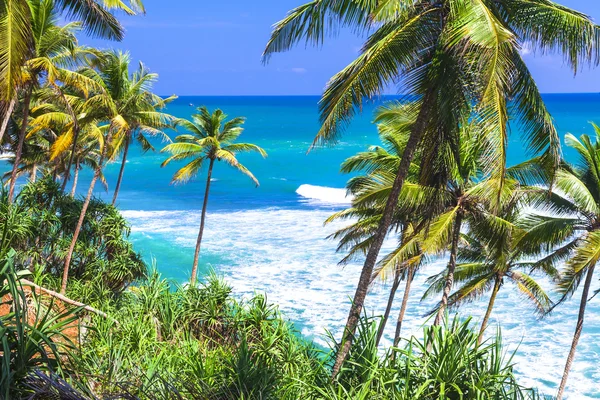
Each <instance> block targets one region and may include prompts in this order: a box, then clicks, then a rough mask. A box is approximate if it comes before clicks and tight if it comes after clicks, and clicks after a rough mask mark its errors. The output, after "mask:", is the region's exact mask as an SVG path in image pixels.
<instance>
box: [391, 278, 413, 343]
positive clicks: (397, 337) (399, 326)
mask: <svg viewBox="0 0 600 400" xmlns="http://www.w3.org/2000/svg"><path fill="white" fill-rule="evenodd" d="M414 276H415V270H414V268H410V269H409V270H408V276H407V277H406V286H405V287H404V296H403V297H402V307H400V313H399V314H398V321H397V322H396V334H395V335H394V347H398V344H399V343H400V331H401V330H402V321H403V320H404V314H405V313H406V307H407V306H408V298H409V297H410V285H411V284H412V280H413V278H414Z"/></svg>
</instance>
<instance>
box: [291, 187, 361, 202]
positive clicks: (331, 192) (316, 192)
mask: <svg viewBox="0 0 600 400" xmlns="http://www.w3.org/2000/svg"><path fill="white" fill-rule="evenodd" d="M296 193H298V194H299V195H300V196H302V197H304V198H306V199H308V200H309V201H311V202H316V203H324V204H350V203H351V202H352V198H351V197H349V196H347V195H346V189H337V188H330V187H325V186H314V185H306V184H305V185H300V187H299V188H298V189H296Z"/></svg>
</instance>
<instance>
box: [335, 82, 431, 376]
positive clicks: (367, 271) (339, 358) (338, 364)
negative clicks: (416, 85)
mask: <svg viewBox="0 0 600 400" xmlns="http://www.w3.org/2000/svg"><path fill="white" fill-rule="evenodd" d="M431 96H432V92H428V93H427V94H426V95H425V98H424V99H423V106H422V107H421V110H420V112H419V116H418V117H417V121H416V123H415V125H414V126H413V129H412V132H411V134H410V137H409V139H408V142H407V143H406V147H405V148H404V152H403V154H402V160H401V161H400V165H399V166H398V172H397V173H396V179H395V180H394V184H393V186H392V190H391V191H390V195H389V197H388V199H387V202H386V204H385V209H384V211H383V215H382V217H381V221H380V222H379V227H378V228H377V233H376V234H375V236H374V237H373V243H372V244H371V247H369V252H368V253H367V257H366V259H365V263H364V265H363V269H362V272H361V274H360V278H359V280H358V285H357V287H356V293H355V294H354V298H353V300H352V305H351V306H350V312H349V313H348V320H347V321H346V326H345V328H344V333H343V336H342V342H341V344H340V347H339V350H338V353H337V355H336V359H335V363H334V365H333V368H332V370H331V378H332V379H335V377H336V376H337V374H338V373H339V372H340V369H341V368H342V364H343V363H344V361H345V360H346V357H348V353H349V352H350V348H351V347H352V342H353V340H354V333H355V332H356V327H357V325H358V321H359V319H360V314H361V313H362V309H363V305H364V303H365V298H366V297H367V292H368V290H369V284H370V282H371V275H372V274H373V268H374V267H375V263H376V262H377V257H378V256H379V250H381V246H383V241H384V239H385V237H386V236H387V233H388V229H389V227H390V225H391V223H392V216H393V214H394V211H395V210H396V206H397V203H398V197H399V196H400V191H401V190H402V186H403V185H404V180H405V179H406V175H407V174H408V168H409V167H410V164H411V162H412V160H413V157H414V155H415V150H416V149H417V146H418V145H419V143H420V142H421V137H422V135H423V131H424V130H425V128H426V126H427V122H428V119H429V118H428V116H429V112H430V106H429V103H430V97H431Z"/></svg>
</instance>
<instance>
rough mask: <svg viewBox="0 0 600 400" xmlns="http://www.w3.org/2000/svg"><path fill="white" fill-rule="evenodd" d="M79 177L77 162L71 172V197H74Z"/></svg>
mask: <svg viewBox="0 0 600 400" xmlns="http://www.w3.org/2000/svg"><path fill="white" fill-rule="evenodd" d="M78 178H79V163H76V164H75V172H73V187H72V188H71V197H75V191H76V190H77V179H78Z"/></svg>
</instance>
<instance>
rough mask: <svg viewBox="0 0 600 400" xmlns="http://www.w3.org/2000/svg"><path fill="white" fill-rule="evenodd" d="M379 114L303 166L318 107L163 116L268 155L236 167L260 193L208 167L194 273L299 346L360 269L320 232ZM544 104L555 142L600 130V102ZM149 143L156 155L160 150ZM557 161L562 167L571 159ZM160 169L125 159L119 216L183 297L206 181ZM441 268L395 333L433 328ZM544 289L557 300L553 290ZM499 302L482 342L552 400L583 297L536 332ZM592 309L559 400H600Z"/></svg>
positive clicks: (380, 292) (337, 324)
mask: <svg viewBox="0 0 600 400" xmlns="http://www.w3.org/2000/svg"><path fill="white" fill-rule="evenodd" d="M386 100H389V98H384V99H382V100H380V101H379V103H377V104H370V105H367V106H366V107H364V109H363V111H362V113H361V114H360V115H358V116H357V117H356V118H354V120H353V122H352V123H351V124H350V125H349V126H348V127H347V129H345V131H344V133H343V135H342V137H341V139H340V141H339V143H337V144H336V145H335V146H331V147H326V148H318V149H315V150H314V151H312V152H310V153H308V154H307V150H308V148H309V146H310V144H311V142H312V140H313V138H314V136H315V133H316V132H317V131H318V128H319V121H318V105H317V103H318V97H181V98H179V99H178V100H176V101H175V102H173V103H171V104H170V105H169V106H168V110H167V111H168V112H169V113H171V114H174V115H176V116H179V117H189V116H190V114H192V113H193V112H194V110H195V107H197V106H200V105H206V106H207V107H209V108H210V109H215V108H221V109H222V110H223V111H224V112H225V113H227V114H228V115H230V116H244V117H246V118H247V122H246V125H245V126H246V130H245V132H244V133H243V134H242V136H241V137H240V141H242V142H250V143H254V144H257V145H259V146H261V147H263V148H264V149H265V150H266V151H267V153H268V158H266V159H262V158H261V157H260V156H258V155H254V154H244V155H240V157H239V159H240V161H241V162H242V163H243V164H244V165H246V166H247V167H248V168H249V169H250V170H251V171H252V172H253V173H254V174H255V176H256V177H257V178H258V179H259V181H260V187H255V186H254V185H253V184H252V182H251V181H250V180H249V179H248V178H247V177H245V176H243V175H242V174H240V173H239V172H237V171H234V170H233V169H232V168H231V167H229V166H228V165H226V164H224V163H217V164H216V165H215V170H214V173H213V182H212V186H211V193H210V199H209V203H208V216H207V225H206V230H205V235H204V240H203V244H202V252H201V258H200V264H201V266H200V269H201V271H200V272H201V273H209V272H210V271H214V272H216V273H217V274H218V275H221V276H223V277H224V278H225V279H226V280H227V281H228V282H229V283H230V284H231V285H232V286H233V288H234V291H235V293H236V294H237V295H238V296H240V297H245V296H251V295H252V294H253V293H266V294H267V296H268V299H269V301H270V302H273V303H276V304H278V305H279V307H280V309H281V311H282V312H283V314H284V315H285V317H286V318H288V319H289V320H291V321H292V322H293V323H294V324H295V326H296V327H297V329H298V330H299V331H300V332H301V334H302V335H304V336H305V337H307V338H310V339H312V340H315V341H316V342H317V343H319V344H325V332H326V330H330V331H331V332H332V333H333V334H334V335H336V337H339V336H340V334H341V331H342V329H343V326H344V322H345V319H346V316H347V312H348V308H349V304H350V297H351V296H352V295H353V294H354V290H355V285H356V283H357V281H358V276H359V273H360V268H361V266H362V264H361V263H354V264H350V265H346V266H345V267H341V266H339V265H338V261H339V260H340V259H341V258H342V257H343V254H340V253H336V242H334V241H332V240H327V239H326V238H327V236H328V235H329V234H331V233H332V232H334V231H335V230H336V229H337V228H340V227H341V226H343V225H344V223H336V224H332V225H331V226H324V225H323V221H324V220H325V219H326V218H327V217H328V216H329V215H331V214H332V213H333V212H334V211H337V210H340V209H342V208H344V207H345V206H346V205H347V201H346V199H345V198H344V191H343V188H344V185H345V183H346V181H347V180H348V178H349V177H348V176H347V175H343V174H340V173H339V166H340V163H341V162H342V161H343V160H344V159H346V158H347V157H349V156H351V155H353V154H355V153H356V152H358V151H363V150H366V149H367V148H368V147H369V146H370V145H377V144H379V142H378V137H377V130H376V128H375V126H374V125H373V124H372V120H373V112H374V110H375V108H376V106H377V105H378V104H380V103H381V102H382V101H386ZM545 100H546V104H547V106H548V108H549V109H550V111H551V112H552V114H553V116H554V118H555V121H556V125H557V127H558V129H559V131H560V134H561V137H564V134H565V133H567V132H570V133H573V134H575V135H577V136H578V135H580V134H583V133H588V134H592V133H593V129H592V127H591V125H590V124H589V123H588V122H589V121H599V122H600V94H573V95H566V94H550V95H545ZM172 136H173V134H172ZM154 143H155V145H156V147H157V149H160V148H161V146H162V145H163V144H162V143H160V142H158V141H154ZM564 151H565V156H566V157H567V159H570V158H569V155H570V154H571V156H572V153H570V152H569V151H568V150H567V149H565V150H564ZM526 157H527V154H526V152H525V150H524V149H523V146H522V145H521V141H520V138H519V132H518V129H514V131H513V132H512V133H511V140H510V144H509V160H508V163H509V165H510V164H515V163H517V162H519V161H523V160H525V159H526ZM165 158H166V157H165V155H164V154H161V153H160V152H155V153H153V152H148V153H146V154H142V153H141V151H140V149H139V148H138V147H136V148H134V149H133V150H132V151H131V153H130V157H129V159H128V162H127V165H126V170H125V177H124V181H123V185H122V188H121V192H120V196H119V200H118V206H119V207H120V208H121V209H122V210H123V214H124V216H125V217H126V218H127V219H128V220H129V222H130V223H131V226H132V233H131V238H132V240H133V242H134V245H135V248H136V249H137V250H138V251H140V252H142V253H143V255H144V256H145V258H146V260H147V261H148V262H149V263H154V264H155V265H156V267H157V268H158V270H159V271H160V272H161V273H162V274H163V276H165V277H167V278H169V279H172V280H173V281H177V282H179V283H183V282H186V281H187V280H188V279H189V274H190V269H191V264H192V259H193V251H194V245H195V240H196V236H197V231H198V226H199V223H200V210H201V207H202V199H203V194H204V185H205V176H204V175H200V176H198V177H197V178H196V179H195V180H193V181H192V182H189V183H188V184H185V185H172V184H171V183H170V182H171V177H172V175H173V173H174V172H175V170H176V169H177V167H180V166H182V165H183V164H173V165H169V166H167V167H166V168H161V167H160V163H161V162H162V161H163V160H164V159H165ZM118 168H119V164H118V163H115V164H111V165H110V166H109V167H108V168H107V171H106V177H107V180H108V182H109V186H110V188H109V193H105V192H102V191H101V190H102V189H101V188H99V191H98V195H99V196H101V197H104V198H106V199H109V200H110V198H112V189H113V188H114V183H115V181H116V175H117V173H118ZM85 190H87V188H86V187H85V179H84V180H83V181H82V183H81V185H80V187H79V188H78V191H79V193H80V194H83V193H84V191H85ZM393 245H394V243H393V240H391V241H390V243H387V244H386V245H385V246H386V247H387V248H388V249H391V246H393ZM445 263H446V261H445V260H444V259H439V260H437V261H433V262H431V263H430V265H429V266H427V267H426V268H424V269H423V271H422V272H421V273H420V274H419V275H418V276H417V277H416V278H415V282H414V284H413V288H414V289H413V293H412V294H411V298H410V303H409V307H408V311H407V315H406V319H405V323H404V324H403V334H404V336H405V337H408V336H410V335H417V336H420V335H421V331H422V326H423V324H424V323H426V322H427V319H426V318H425V317H424V314H426V313H427V311H428V310H430V309H431V307H432V306H433V305H434V304H435V302H436V301H437V299H432V300H430V301H426V302H420V301H419V300H420V298H421V295H422V294H423V292H424V290H425V280H426V278H427V277H428V276H430V275H432V274H434V273H436V272H438V271H439V270H440V269H442V268H443V267H444V265H445ZM595 283H597V281H596V282H595ZM544 284H545V286H546V287H547V288H548V289H549V290H551V288H552V286H551V284H550V283H549V282H544ZM596 286H597V285H596ZM401 288H402V285H401ZM388 289H389V283H388V284H385V283H381V284H377V285H376V287H375V288H374V290H373V291H372V293H371V294H370V295H369V297H368V300H367V303H366V307H367V312H368V313H369V314H372V315H381V314H382V313H383V310H384V308H385V304H386V301H387V296H388ZM594 289H596V288H594ZM401 296H402V289H400V290H399V292H398V294H397V298H396V299H397V301H396V304H395V306H394V309H393V311H392V316H391V319H392V321H391V322H390V323H389V324H388V329H387V331H386V336H385V339H384V341H385V344H389V343H390V339H391V337H392V335H393V330H394V328H395V322H394V320H395V317H396V316H397V313H398V310H399V307H400V301H401ZM498 297H499V298H498V300H497V302H496V306H495V308H494V312H493V314H492V321H491V324H492V325H491V327H490V328H489V329H488V332H489V333H490V334H494V333H495V326H498V325H501V327H502V334H503V338H504V345H505V347H506V350H507V352H509V353H510V352H512V351H516V356H515V359H514V362H515V364H516V369H517V372H518V373H519V375H520V377H521V382H522V383H524V384H526V385H529V386H532V387H537V388H539V389H540V390H541V391H542V392H544V393H546V394H554V393H555V390H556V387H557V385H558V383H559V381H560V377H561V376H562V372H563V368H564V363H565V360H566V356H567V353H568V350H569V346H570V343H571V338H572V334H573V331H574V328H575V322H576V319H577V311H578V306H579V294H577V295H576V296H575V297H574V298H573V299H572V300H570V301H568V302H566V303H565V304H563V305H561V306H560V307H558V308H557V309H556V310H555V312H553V313H552V315H550V316H548V317H546V318H545V319H543V320H539V319H537V318H536V316H535V314H534V311H533V309H532V307H530V306H529V305H528V303H527V301H525V300H524V299H523V297H522V296H521V295H519V294H518V293H517V292H516V290H515V288H514V287H512V286H511V285H510V284H508V283H507V284H506V285H504V286H503V287H502V290H501V291H500V293H499V296H498ZM487 300H488V299H487V296H486V297H484V298H482V299H481V300H480V301H478V302H475V303H472V304H469V305H468V306H465V307H463V308H461V309H460V314H461V315H463V316H466V315H472V316H473V319H474V323H478V322H479V321H480V319H481V318H482V317H483V313H484V311H485V307H486V305H487ZM599 303H600V302H599V301H598V299H594V300H593V301H591V302H590V303H589V306H588V309H587V316H586V321H585V326H584V331H583V335H582V338H581V341H580V343H579V347H578V350H577V355H576V359H575V363H574V365H573V369H572V372H571V375H570V377H569V386H568V388H567V393H569V394H570V397H569V398H571V399H600V385H598V383H597V382H600V368H598V362H599V361H600V341H599V340H598V338H599V337H600V305H599ZM509 355H510V354H508V353H507V357H508V356H509Z"/></svg>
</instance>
